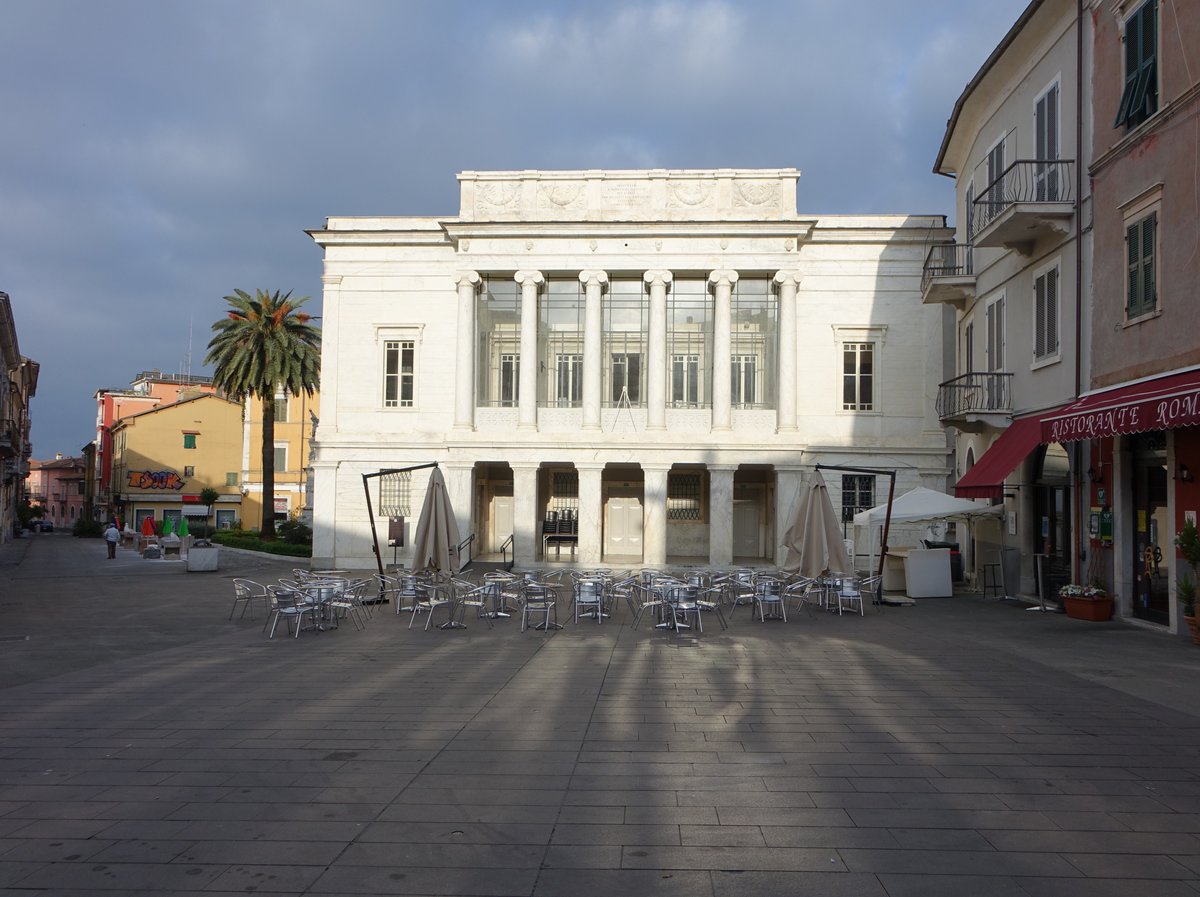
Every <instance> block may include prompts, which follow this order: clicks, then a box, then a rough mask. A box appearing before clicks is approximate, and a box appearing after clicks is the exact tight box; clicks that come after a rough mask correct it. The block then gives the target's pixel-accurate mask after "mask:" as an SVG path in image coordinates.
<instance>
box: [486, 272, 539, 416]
mask: <svg viewBox="0 0 1200 897" xmlns="http://www.w3.org/2000/svg"><path fill="white" fill-rule="evenodd" d="M475 332H476V334H477V335H478V336H477V344H476V345H477V356H476V362H475V367H476V381H475V401H476V404H479V405H491V406H493V407H494V406H501V407H508V408H511V407H514V406H515V405H516V404H517V402H518V400H519V398H520V368H521V291H520V288H519V287H518V285H517V283H516V281H514V280H513V279H512V276H511V275H510V276H508V277H504V276H500V275H496V276H485V277H484V278H483V282H482V284H480V288H479V295H478V297H477V298H476V302H475ZM534 363H535V364H536V362H534Z"/></svg>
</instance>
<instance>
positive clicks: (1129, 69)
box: [1113, 13, 1141, 128]
mask: <svg viewBox="0 0 1200 897" xmlns="http://www.w3.org/2000/svg"><path fill="white" fill-rule="evenodd" d="M1140 22H1141V16H1140V15H1138V14H1137V13H1134V14H1133V15H1132V16H1130V17H1129V19H1128V20H1127V21H1126V22H1125V87H1124V88H1123V89H1122V91H1121V103H1120V105H1119V106H1117V118H1116V120H1115V121H1114V122H1113V127H1114V128H1119V127H1121V126H1122V125H1124V124H1125V123H1126V122H1128V121H1129V117H1130V115H1131V114H1132V108H1133V96H1134V94H1135V93H1137V89H1138V75H1139V73H1140V72H1141V65H1140V63H1141V60H1140V59H1139V58H1138V53H1139V51H1140V49H1141V46H1140V41H1139V33H1138V25H1139V24H1140Z"/></svg>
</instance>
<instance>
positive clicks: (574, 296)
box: [538, 276, 584, 408]
mask: <svg viewBox="0 0 1200 897" xmlns="http://www.w3.org/2000/svg"><path fill="white" fill-rule="evenodd" d="M583 308H584V293H583V284H581V283H580V282H579V278H578V276H576V277H550V278H547V280H546V283H545V285H544V287H543V292H542V293H541V294H540V296H539V301H538V355H539V360H540V367H539V373H540V374H542V376H540V377H538V404H539V405H544V406H549V407H551V408H577V407H579V406H580V405H582V404H583Z"/></svg>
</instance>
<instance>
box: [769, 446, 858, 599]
mask: <svg viewBox="0 0 1200 897" xmlns="http://www.w3.org/2000/svg"><path fill="white" fill-rule="evenodd" d="M779 566H780V567H781V568H782V569H784V570H787V571H788V572H790V573H796V572H799V573H800V574H801V575H803V576H808V577H811V578H814V579H815V578H816V577H818V576H820V575H821V574H822V573H850V572H853V570H852V566H851V561H850V555H849V554H847V552H846V544H845V543H844V542H843V541H842V528H841V524H840V523H839V522H838V516H837V512H836V511H835V510H834V509H833V502H832V501H831V500H830V498H829V489H828V488H826V486H825V478H824V477H822V476H821V472H820V471H819V470H814V471H813V473H812V475H811V476H810V477H809V478H808V482H807V483H806V484H805V487H804V489H803V490H802V491H801V493H800V500H799V501H797V502H796V511H795V514H794V515H793V516H792V523H791V525H790V526H789V527H788V528H787V530H786V531H785V532H784V534H783V557H782V562H781V563H780V565H779Z"/></svg>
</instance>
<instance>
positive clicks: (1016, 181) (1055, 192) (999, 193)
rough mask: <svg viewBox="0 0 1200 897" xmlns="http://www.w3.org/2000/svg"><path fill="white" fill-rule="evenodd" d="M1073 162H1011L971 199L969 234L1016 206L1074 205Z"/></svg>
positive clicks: (1064, 160)
mask: <svg viewBox="0 0 1200 897" xmlns="http://www.w3.org/2000/svg"><path fill="white" fill-rule="evenodd" d="M1074 166H1075V160H1074V159H1022V160H1019V161H1017V162H1014V163H1013V164H1012V165H1010V166H1008V168H1006V169H1004V171H1002V172H1000V175H999V177H997V178H996V179H995V180H994V181H992V182H991V183H990V184H988V185H987V186H986V187H985V188H984V189H983V192H981V193H980V194H979V196H977V197H975V202H974V206H975V208H974V209H973V210H972V213H971V233H973V234H978V233H979V232H980V231H981V230H983V229H984V228H985V227H987V226H988V225H989V224H991V223H992V222H993V221H995V220H996V219H997V218H999V217H1000V215H1001V213H1003V212H1004V211H1005V210H1006V209H1008V208H1009V207H1010V206H1012V205H1014V204H1016V203H1019V202H1024V203H1039V202H1074V199H1075V179H1074V177H1073V176H1072V171H1073V169H1074Z"/></svg>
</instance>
